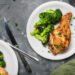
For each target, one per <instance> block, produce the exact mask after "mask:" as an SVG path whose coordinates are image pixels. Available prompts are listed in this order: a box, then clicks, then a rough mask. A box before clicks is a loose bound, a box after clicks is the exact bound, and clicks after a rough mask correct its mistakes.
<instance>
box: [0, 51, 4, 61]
mask: <svg viewBox="0 0 75 75" xmlns="http://www.w3.org/2000/svg"><path fill="white" fill-rule="evenodd" d="M3 59H4V55H3V53H2V52H0V60H3Z"/></svg>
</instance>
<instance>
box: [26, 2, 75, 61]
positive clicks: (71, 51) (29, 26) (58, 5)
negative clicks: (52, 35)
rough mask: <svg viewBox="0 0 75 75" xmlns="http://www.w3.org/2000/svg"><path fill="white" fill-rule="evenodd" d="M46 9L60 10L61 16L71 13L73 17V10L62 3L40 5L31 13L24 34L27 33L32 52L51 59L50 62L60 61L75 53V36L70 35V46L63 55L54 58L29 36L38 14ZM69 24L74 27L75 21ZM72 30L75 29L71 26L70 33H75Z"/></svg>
mask: <svg viewBox="0 0 75 75" xmlns="http://www.w3.org/2000/svg"><path fill="white" fill-rule="evenodd" d="M47 9H60V10H61V11H62V13H63V14H65V13H67V12H72V13H73V16H75V8H74V7H72V6H71V5H69V4H67V3H64V2H59V1H52V2H47V3H44V4H42V5H40V6H39V7H38V8H36V9H35V10H34V11H33V12H32V14H31V16H30V18H29V20H28V23H27V30H26V32H27V38H28V41H29V43H30V45H31V47H32V48H33V50H34V51H35V52H36V53H38V54H39V55H40V56H42V57H44V58H47V59H51V60H61V59H65V58H68V57H70V56H72V55H73V54H74V53H75V50H74V49H75V47H74V45H75V38H74V37H75V34H72V35H71V43H70V46H69V48H68V50H67V52H65V53H63V54H58V55H56V56H54V55H53V54H52V53H48V50H49V49H48V48H47V47H46V48H45V47H44V46H43V45H42V44H41V42H40V41H39V40H37V39H36V38H35V37H34V36H31V35H30V32H31V31H32V30H33V29H34V24H35V22H37V21H38V20H39V17H38V15H39V13H41V12H43V11H45V10H47ZM71 23H72V24H73V25H74V26H75V20H72V22H71ZM74 29H75V28H74V27H73V26H71V32H72V33H75V30H74Z"/></svg>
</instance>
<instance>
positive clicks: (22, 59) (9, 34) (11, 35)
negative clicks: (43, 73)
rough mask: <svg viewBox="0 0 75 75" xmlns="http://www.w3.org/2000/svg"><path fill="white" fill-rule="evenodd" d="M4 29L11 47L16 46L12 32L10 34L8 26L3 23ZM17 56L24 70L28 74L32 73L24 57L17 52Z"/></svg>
mask: <svg viewBox="0 0 75 75" xmlns="http://www.w3.org/2000/svg"><path fill="white" fill-rule="evenodd" d="M5 29H6V31H7V34H8V36H9V38H10V40H11V42H12V44H13V45H18V44H17V42H16V40H15V38H14V36H13V34H12V32H11V30H10V28H9V26H8V24H7V23H6V22H5ZM17 47H18V46H17ZM18 54H19V56H20V58H21V61H22V63H23V65H24V68H25V69H26V70H27V72H28V73H32V70H31V68H30V66H29V64H28V62H27V61H26V60H25V58H24V55H22V54H21V53H20V52H18Z"/></svg>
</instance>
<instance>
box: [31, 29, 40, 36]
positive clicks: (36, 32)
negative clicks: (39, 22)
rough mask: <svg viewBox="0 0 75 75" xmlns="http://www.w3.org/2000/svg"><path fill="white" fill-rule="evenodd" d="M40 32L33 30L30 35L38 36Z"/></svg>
mask: <svg viewBox="0 0 75 75" xmlns="http://www.w3.org/2000/svg"><path fill="white" fill-rule="evenodd" d="M39 33H40V31H39V29H34V30H33V31H32V32H31V35H35V34H39Z"/></svg>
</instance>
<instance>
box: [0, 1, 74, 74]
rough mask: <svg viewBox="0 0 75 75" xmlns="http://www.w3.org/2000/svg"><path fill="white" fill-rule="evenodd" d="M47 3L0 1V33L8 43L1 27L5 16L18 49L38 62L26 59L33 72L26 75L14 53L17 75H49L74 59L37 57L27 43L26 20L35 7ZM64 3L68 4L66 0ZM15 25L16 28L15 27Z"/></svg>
mask: <svg viewBox="0 0 75 75" xmlns="http://www.w3.org/2000/svg"><path fill="white" fill-rule="evenodd" d="M47 1H51V0H0V33H1V34H3V35H4V36H5V37H6V38H7V40H8V41H9V42H10V40H9V38H8V36H7V34H6V32H5V29H4V26H3V17H4V16H6V18H7V19H8V21H9V22H8V23H9V26H10V28H11V30H12V32H13V34H14V36H15V39H16V40H17V42H18V44H19V47H20V48H21V49H23V50H24V51H25V52H27V53H28V54H30V55H33V56H35V57H37V58H38V59H39V60H40V61H39V63H37V62H35V61H34V60H31V59H30V58H26V60H27V62H28V63H29V65H30V67H31V69H32V71H33V72H32V74H28V73H27V72H26V70H25V68H24V66H23V64H22V62H21V59H20V58H19V56H18V55H17V53H16V55H17V58H18V61H19V75H50V74H51V72H52V70H54V69H55V68H57V67H58V66H60V65H62V64H63V63H65V62H67V61H69V60H70V59H74V58H75V56H74V55H73V56H72V57H70V58H68V59H66V60H61V61H52V60H47V59H44V58H42V57H40V56H39V55H37V54H36V53H35V52H34V51H33V50H32V48H31V47H30V45H29V43H28V40H27V36H26V24H27V21H28V18H29V16H30V14H31V13H32V11H33V10H34V9H35V8H36V7H37V6H39V5H40V4H42V3H44V2H47ZM58 1H59V0H58ZM64 1H65V2H68V0H64ZM16 23H17V24H18V26H16V25H15V24H16ZM22 32H24V33H25V37H24V36H23V35H22ZM10 43H11V42H10Z"/></svg>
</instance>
